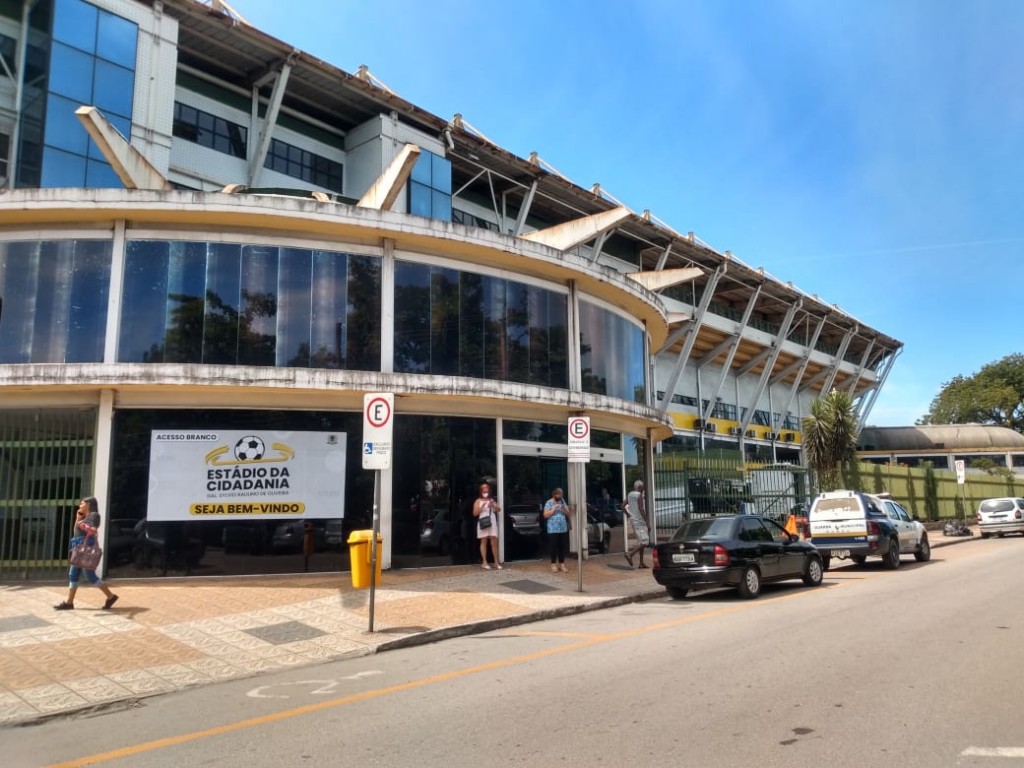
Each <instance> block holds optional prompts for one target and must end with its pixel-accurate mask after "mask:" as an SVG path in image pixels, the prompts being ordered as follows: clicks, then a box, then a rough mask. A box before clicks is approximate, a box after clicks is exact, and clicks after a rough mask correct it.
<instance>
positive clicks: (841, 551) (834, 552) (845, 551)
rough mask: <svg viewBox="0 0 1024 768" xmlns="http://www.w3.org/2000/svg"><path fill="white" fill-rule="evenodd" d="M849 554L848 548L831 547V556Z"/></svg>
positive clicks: (845, 555) (846, 555)
mask: <svg viewBox="0 0 1024 768" xmlns="http://www.w3.org/2000/svg"><path fill="white" fill-rule="evenodd" d="M849 556H850V550H848V549H833V550H832V557H840V558H842V557H849Z"/></svg>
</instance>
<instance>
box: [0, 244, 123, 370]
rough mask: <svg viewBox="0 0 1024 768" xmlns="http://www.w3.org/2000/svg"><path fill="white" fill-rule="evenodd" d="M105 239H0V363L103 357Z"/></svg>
mask: <svg viewBox="0 0 1024 768" xmlns="http://www.w3.org/2000/svg"><path fill="white" fill-rule="evenodd" d="M111 251H112V244H111V242H110V241H109V240H33V241H25V242H14V243H0V300H2V301H3V316H2V322H0V363H94V362H101V361H102V360H103V340H104V336H105V334H106V331H107V295H108V294H107V292H108V290H109V285H110V256H111Z"/></svg>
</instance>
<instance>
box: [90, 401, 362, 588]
mask: <svg viewBox="0 0 1024 768" xmlns="http://www.w3.org/2000/svg"><path fill="white" fill-rule="evenodd" d="M161 429H175V430H177V429H180V430H185V429H209V430H217V429H222V430H229V429H245V430H252V431H254V432H255V431H259V430H280V431H288V430H294V431H313V432H317V431H319V432H343V433H345V434H346V436H347V437H346V451H347V462H346V466H345V500H344V508H343V509H339V510H338V518H337V519H331V520H314V521H312V522H313V525H314V542H315V551H314V552H313V554H312V556H311V557H310V558H309V559H308V562H307V561H306V558H305V557H304V555H303V553H302V551H301V549H302V547H301V537H294V536H289V535H288V532H289V531H288V526H289V523H287V522H284V521H281V520H266V521H264V520H232V521H227V522H225V521H218V520H195V521H188V522H149V521H147V520H146V509H147V506H148V502H149V461H150V433H151V431H152V430H161ZM362 429H363V422H362V414H361V413H332V412H321V411H270V410H259V411H255V410H167V409H152V410H146V409H139V410H121V411H118V412H117V413H115V416H114V434H113V440H114V448H113V453H112V456H111V461H110V471H111V474H110V497H109V502H108V506H109V510H108V512H107V514H106V515H105V516H104V525H106V526H107V527H108V529H109V530H108V531H107V546H106V548H105V553H106V555H105V557H106V560H107V569H108V571H107V572H108V573H109V574H110V575H112V576H116V577H122V578H128V577H132V576H167V575H183V574H189V575H203V576H205V575H209V576H215V575H216V576H219V575H239V574H253V573H299V572H301V571H304V570H309V571H321V572H328V571H333V572H337V571H338V570H347V569H348V546H347V545H346V542H347V540H348V534H349V532H350V531H351V530H353V529H365V528H369V527H370V525H371V524H372V521H371V518H370V510H371V509H372V507H373V473H372V472H365V471H363V469H362V466H361V462H360V460H359V456H360V448H361V440H362Z"/></svg>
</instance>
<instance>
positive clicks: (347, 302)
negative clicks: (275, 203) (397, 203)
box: [117, 240, 381, 371]
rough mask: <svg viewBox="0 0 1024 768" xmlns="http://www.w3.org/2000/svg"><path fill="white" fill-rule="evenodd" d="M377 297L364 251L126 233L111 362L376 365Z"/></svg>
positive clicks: (376, 263) (374, 262) (375, 262)
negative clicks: (117, 333)
mask: <svg viewBox="0 0 1024 768" xmlns="http://www.w3.org/2000/svg"><path fill="white" fill-rule="evenodd" d="M380 296H381V286H380V260H379V259H377V258H375V257H372V256H355V255H351V254H345V253H338V252H334V251H322V250H314V249H309V248H283V247H278V246H264V245H240V244H237V243H207V242H186V241H163V240H133V241H130V242H129V243H128V245H127V252H126V254H125V275H124V303H123V308H122V311H121V333H120V337H119V344H118V353H117V359H118V361H120V362H144V363H160V362H168V363H207V364H221V365H265V366H278V367H292V368H340V369H346V370H363V371H379V370H380V302H381V299H380Z"/></svg>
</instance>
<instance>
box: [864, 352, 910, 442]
mask: <svg viewBox="0 0 1024 768" xmlns="http://www.w3.org/2000/svg"><path fill="white" fill-rule="evenodd" d="M902 351H903V347H899V348H898V349H897V350H896V351H895V352H893V353H892V354H891V355H890V356H889V359H888V360H887V361H886V364H885V370H884V371H882V375H881V376H880V377H879V378H878V382H877V383H876V384H875V386H874V388H873V389H872V390H871V392H870V396H869V397H868V398H867V399H866V401H861V403H860V405H859V408H858V409H857V410H858V414H857V434H860V431H861V430H862V429H863V428H864V422H865V421H867V418H868V416H869V415H870V414H871V409H872V408H874V407H875V401H876V400H877V399H878V393H879V392H881V391H882V386H883V385H884V384H885V380H886V379H888V378H889V374H890V373H891V372H892V368H893V366H894V365H896V358H897V357H899V356H900V352H902Z"/></svg>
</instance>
